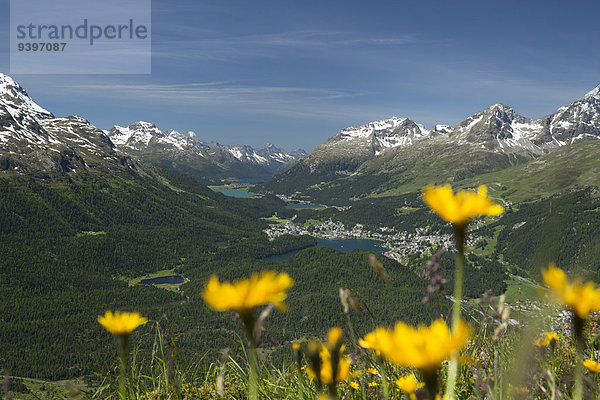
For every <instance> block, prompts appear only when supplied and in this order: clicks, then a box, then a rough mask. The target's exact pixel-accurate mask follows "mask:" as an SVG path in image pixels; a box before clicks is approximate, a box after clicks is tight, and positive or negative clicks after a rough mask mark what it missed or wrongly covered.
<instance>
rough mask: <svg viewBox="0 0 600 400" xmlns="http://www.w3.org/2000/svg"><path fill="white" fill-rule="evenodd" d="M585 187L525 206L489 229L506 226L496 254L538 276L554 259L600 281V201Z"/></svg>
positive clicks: (565, 266)
mask: <svg viewBox="0 0 600 400" xmlns="http://www.w3.org/2000/svg"><path fill="white" fill-rule="evenodd" d="M596 190H597V189H594V188H583V189H581V190H577V191H571V192H567V193H562V194H559V195H556V196H552V197H550V198H547V199H542V200H538V201H535V202H530V203H523V204H519V205H518V206H516V207H515V209H514V210H508V211H507V212H506V213H505V214H504V215H503V217H502V218H500V219H499V220H498V221H497V222H495V223H494V224H490V225H489V226H488V227H486V230H485V231H483V233H486V234H487V235H489V236H491V232H492V231H493V230H494V229H496V227H501V231H500V233H499V235H498V244H497V246H496V253H495V254H494V256H495V257H496V258H498V257H503V259H504V260H506V261H508V262H510V263H511V264H513V265H516V266H518V267H519V268H521V269H522V270H524V271H526V272H528V273H529V274H530V275H531V277H532V278H534V279H539V278H540V271H541V269H542V268H543V267H546V266H547V265H548V264H549V263H550V262H555V263H556V264H557V265H558V266H560V267H561V268H564V269H567V270H570V271H572V272H574V273H577V274H578V275H581V276H585V277H587V278H588V279H594V280H595V281H596V282H597V281H599V280H600V261H599V260H600V245H599V242H598V238H599V237H600V199H599V198H598V197H597V193H596Z"/></svg>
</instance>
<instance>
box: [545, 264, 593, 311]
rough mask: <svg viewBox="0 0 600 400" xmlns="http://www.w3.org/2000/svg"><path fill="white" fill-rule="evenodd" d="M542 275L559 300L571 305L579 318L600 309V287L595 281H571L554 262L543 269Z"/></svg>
mask: <svg viewBox="0 0 600 400" xmlns="http://www.w3.org/2000/svg"><path fill="white" fill-rule="evenodd" d="M542 276H543V277H544V283H546V285H548V287H549V288H550V289H552V292H553V293H554V295H555V297H556V299H557V300H558V302H559V303H562V304H564V305H566V306H568V307H570V308H571V309H572V310H573V311H574V312H575V314H577V316H578V317H579V318H582V319H583V318H587V316H588V315H589V313H590V312H592V311H599V310H600V289H596V287H595V285H594V283H592V282H587V283H586V284H585V285H583V283H582V281H581V279H576V280H575V281H573V282H569V281H568V280H567V276H566V274H565V272H564V271H563V270H561V269H560V268H557V267H556V265H554V263H551V264H550V265H549V266H548V269H542Z"/></svg>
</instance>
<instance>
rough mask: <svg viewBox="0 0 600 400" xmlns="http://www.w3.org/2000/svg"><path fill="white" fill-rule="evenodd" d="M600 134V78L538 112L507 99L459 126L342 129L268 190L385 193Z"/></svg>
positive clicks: (400, 123) (493, 167)
mask: <svg viewBox="0 0 600 400" xmlns="http://www.w3.org/2000/svg"><path fill="white" fill-rule="evenodd" d="M598 138H600V86H599V87H596V88H595V89H594V90H592V91H590V92H589V93H587V94H586V95H585V96H583V97H582V98H581V99H579V100H577V101H575V102H573V103H571V104H568V105H566V106H563V107H560V108H559V109H558V110H557V111H556V112H554V113H553V114H550V115H548V116H545V117H543V118H540V119H537V120H532V119H529V118H526V117H523V116H521V115H519V114H517V113H516V112H515V111H514V110H513V109H512V108H510V107H508V106H505V105H503V104H494V105H492V106H490V107H488V108H487V109H485V110H483V111H480V112H478V113H476V114H474V115H472V116H470V117H468V118H466V119H465V120H463V121H462V122H460V123H459V124H458V125H456V127H454V128H451V127H450V126H448V125H435V126H434V127H433V128H432V129H426V128H425V127H424V126H423V125H422V124H419V123H416V122H414V121H411V120H410V119H408V118H397V117H392V118H389V119H385V120H381V121H375V122H371V123H368V124H365V125H360V126H354V127H350V128H346V129H343V130H341V131H340V132H339V133H338V134H337V135H335V136H333V137H331V138H330V139H329V140H327V141H326V142H325V143H323V144H322V145H319V146H317V147H316V148H315V150H314V151H313V153H311V154H310V155H309V156H308V157H306V158H304V159H303V160H302V161H300V162H298V163H297V164H296V165H295V166H294V167H292V168H290V169H289V170H287V171H285V172H284V173H282V174H280V175H278V176H276V177H275V178H274V179H273V180H272V181H270V182H268V183H266V184H265V185H264V186H263V190H264V191H271V192H276V193H285V194H288V195H292V194H294V193H295V194H297V195H298V194H302V195H308V196H311V197H313V198H314V197H315V196H317V197H320V199H321V200H324V197H326V196H328V195H331V196H333V197H332V198H337V199H345V200H348V199H349V198H350V197H356V196H365V195H378V196H380V195H386V194H391V193H394V191H396V192H397V191H398V190H401V191H406V190H415V189H417V187H418V185H421V184H426V183H432V182H442V181H455V182H458V181H461V180H463V179H465V178H469V177H472V176H476V175H479V174H483V173H487V172H493V171H498V170H501V169H504V168H507V167H510V166H513V165H515V164H523V163H526V162H528V161H530V160H532V159H535V158H537V157H540V156H542V155H545V154H548V153H550V152H553V151H554V150H556V149H558V148H561V147H564V146H569V145H573V144H576V143H579V142H585V141H590V140H595V139H598ZM361 188H362V189H361ZM402 188H405V190H404V189H402ZM344 190H345V191H346V192H347V194H346V195H343V194H342V193H341V192H343V191H344ZM334 193H335V195H334ZM336 196H337V197H336ZM334 201H335V200H334Z"/></svg>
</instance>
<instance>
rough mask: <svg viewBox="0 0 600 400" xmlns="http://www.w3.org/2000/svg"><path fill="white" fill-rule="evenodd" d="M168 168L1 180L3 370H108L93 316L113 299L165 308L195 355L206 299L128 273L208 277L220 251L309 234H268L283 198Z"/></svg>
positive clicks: (246, 252) (106, 345)
mask: <svg viewBox="0 0 600 400" xmlns="http://www.w3.org/2000/svg"><path fill="white" fill-rule="evenodd" d="M163 178H164V179H165V182H161V181H159V180H156V179H154V178H147V179H140V178H135V177H132V178H131V179H122V177H120V178H114V179H112V180H110V179H109V180H94V179H93V177H86V179H81V180H77V181H71V182H68V181H58V180H52V181H50V180H49V181H47V182H43V181H40V180H36V179H32V178H28V177H24V176H23V177H17V176H6V175H5V176H3V177H2V178H0V255H1V257H0V299H1V301H0V342H2V343H3V346H2V350H1V351H0V370H9V371H11V373H12V374H14V375H17V376H32V377H37V378H48V379H65V378H73V377H77V376H81V375H86V374H93V373H97V372H100V373H106V372H107V371H109V370H110V369H111V368H112V366H113V363H114V355H115V348H114V343H113V339H112V337H110V335H109V334H107V333H106V332H105V331H103V330H102V328H101V327H100V325H99V324H98V323H97V322H96V317H97V316H98V315H100V314H102V313H104V311H105V310H106V309H136V310H139V311H140V312H142V313H143V314H144V315H146V316H148V317H149V318H151V319H152V320H154V321H157V320H160V319H161V318H162V316H163V315H166V316H167V319H165V320H164V321H163V322H164V325H165V328H166V329H171V328H172V330H170V331H171V332H173V333H174V334H177V335H181V337H182V338H183V341H182V344H183V345H184V346H185V345H189V348H190V349H191V351H190V353H189V354H197V353H198V352H199V351H203V349H208V348H209V346H208V345H207V344H208V343H207V341H206V340H204V342H202V341H200V342H197V343H194V341H195V339H196V337H197V336H202V337H203V336H204V335H197V334H196V333H195V332H197V329H198V324H199V323H202V322H203V321H206V318H204V319H203V318H201V317H199V316H198V314H197V311H196V310H197V309H198V308H201V307H202V306H201V304H198V302H197V301H194V302H190V300H189V296H187V294H188V293H187V290H185V291H184V292H183V293H175V292H168V291H165V290H161V289H157V288H154V287H145V286H136V287H129V286H128V284H127V283H126V279H124V280H122V277H124V278H129V277H135V276H140V275H145V274H147V273H150V272H153V271H157V270H162V269H171V268H176V270H177V271H179V272H181V273H184V274H185V276H186V277H188V274H189V277H190V278H193V277H194V276H195V275H196V274H197V272H196V271H197V270H202V271H204V272H205V273H204V275H202V276H203V277H204V276H206V274H209V273H214V272H218V269H219V267H220V265H221V263H220V262H218V261H217V260H222V259H224V260H228V259H232V258H235V257H238V260H239V257H247V258H251V259H257V258H260V257H263V256H268V255H272V254H278V253H280V252H285V251H290V250H293V249H298V248H303V247H306V246H308V245H312V243H313V239H312V238H305V237H304V238H302V237H298V238H296V237H293V238H287V237H284V238H281V239H278V240H276V241H273V242H270V241H269V240H268V239H267V238H266V235H265V234H264V233H262V229H264V228H265V227H266V226H267V223H266V222H265V221H263V220H261V219H260V218H261V217H264V216H270V215H272V214H273V212H276V211H278V210H279V211H282V210H284V206H285V204H284V203H283V202H282V201H280V200H279V199H277V198H275V197H265V198H261V199H241V200H236V199H231V198H228V197H226V196H223V195H222V194H220V193H215V192H213V191H211V190H210V189H208V188H206V187H205V186H203V185H199V184H198V183H195V182H193V181H190V180H189V178H187V177H183V176H177V175H175V174H167V173H165V174H163ZM165 183H167V185H165ZM209 261H210V262H209ZM204 262H206V264H205V263H204ZM238 265H239V268H240V269H239V276H245V275H247V272H248V270H247V269H246V268H247V267H246V266H245V264H244V263H241V262H238ZM184 287H185V285H184ZM192 290H193V289H192ZM196 290H197V289H196ZM211 326H212V325H211ZM145 329H150V327H148V328H145ZM149 332H150V331H146V333H147V335H144V331H142V335H140V338H143V343H142V349H149V348H151V342H152V339H153V336H152V335H151V334H150V333H149ZM186 338H189V340H188V339H186ZM202 343H204V346H203V345H202Z"/></svg>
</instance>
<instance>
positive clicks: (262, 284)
mask: <svg viewBox="0 0 600 400" xmlns="http://www.w3.org/2000/svg"><path fill="white" fill-rule="evenodd" d="M293 285H294V281H293V280H292V278H290V276H289V275H288V274H286V273H285V272H283V273H280V274H277V273H276V272H274V271H264V272H262V273H260V274H257V273H254V274H252V276H251V277H250V279H244V280H238V281H235V282H233V283H229V282H224V283H220V282H219V278H217V277H216V276H215V275H213V276H211V277H210V279H209V281H208V283H207V284H206V286H205V288H204V291H203V292H202V298H203V299H204V301H205V302H206V304H207V305H208V306H209V307H211V308H212V309H214V310H216V311H228V310H233V311H237V312H238V314H239V316H240V318H241V320H242V323H243V324H244V328H245V329H246V336H247V337H248V342H249V343H250V350H249V352H248V357H249V369H250V371H249V375H248V387H249V389H248V392H249V393H248V397H249V398H250V399H251V400H255V399H258V359H257V354H256V346H257V345H258V344H259V343H260V333H261V331H262V325H263V323H264V321H265V319H266V318H267V317H268V316H269V315H270V313H271V311H272V309H273V306H275V307H277V308H279V309H280V310H282V311H286V310H287V306H286V305H285V304H284V303H283V301H284V300H285V299H286V297H287V290H288V289H289V288H291V287H292V286H293ZM262 305H269V306H268V307H266V308H265V309H264V310H263V311H262V312H261V314H260V315H259V317H258V318H257V319H256V318H255V315H254V310H255V309H256V307H258V306H262Z"/></svg>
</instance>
